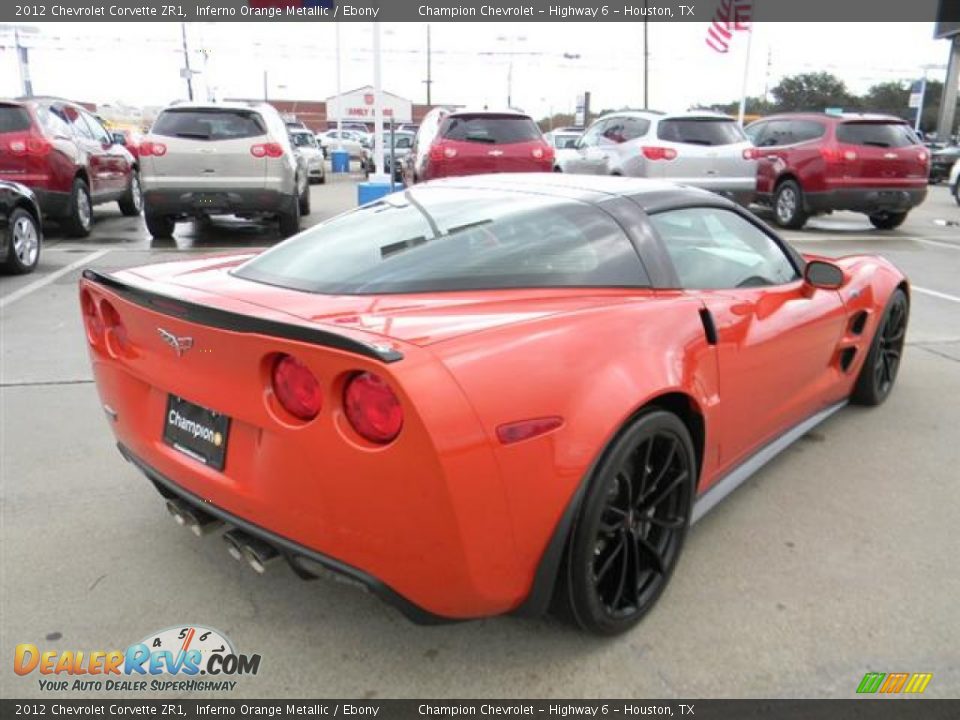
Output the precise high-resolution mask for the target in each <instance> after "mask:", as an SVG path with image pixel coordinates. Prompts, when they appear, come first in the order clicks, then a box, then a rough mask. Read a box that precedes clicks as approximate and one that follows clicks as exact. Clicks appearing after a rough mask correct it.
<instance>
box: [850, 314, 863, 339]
mask: <svg viewBox="0 0 960 720" xmlns="http://www.w3.org/2000/svg"><path fill="white" fill-rule="evenodd" d="M866 324H867V311H866V310H861V311H860V312H858V313H857V314H856V315H854V316H853V319H852V320H851V321H850V332H851V333H853V334H854V335H862V334H863V328H864V327H865V326H866Z"/></svg>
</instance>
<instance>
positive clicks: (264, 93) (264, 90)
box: [263, 70, 270, 102]
mask: <svg viewBox="0 0 960 720" xmlns="http://www.w3.org/2000/svg"><path fill="white" fill-rule="evenodd" d="M269 96H270V93H269V92H268V91H267V71H266V70H264V71H263V101H264V102H270V97H269Z"/></svg>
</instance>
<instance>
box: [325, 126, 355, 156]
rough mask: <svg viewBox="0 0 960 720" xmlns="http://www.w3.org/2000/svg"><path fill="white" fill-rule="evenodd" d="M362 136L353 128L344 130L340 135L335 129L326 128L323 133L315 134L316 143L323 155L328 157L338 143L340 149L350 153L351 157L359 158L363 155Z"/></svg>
mask: <svg viewBox="0 0 960 720" xmlns="http://www.w3.org/2000/svg"><path fill="white" fill-rule="evenodd" d="M338 138H339V140H338ZM363 138H364V136H363V135H360V134H359V133H357V132H355V131H353V130H344V131H343V135H342V136H341V135H338V132H337V131H336V130H327V131H326V132H325V133H318V134H317V143H318V144H319V145H320V150H321V151H322V152H323V156H324V157H330V153H331V152H333V151H334V150H336V149H337V146H338V145H339V147H340V148H341V149H343V150H346V151H347V152H348V153H350V157H351V158H361V157H363V142H362V140H363Z"/></svg>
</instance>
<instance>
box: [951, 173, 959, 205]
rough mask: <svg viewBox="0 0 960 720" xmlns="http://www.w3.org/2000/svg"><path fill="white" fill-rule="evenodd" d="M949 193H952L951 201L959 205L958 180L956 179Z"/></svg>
mask: <svg viewBox="0 0 960 720" xmlns="http://www.w3.org/2000/svg"><path fill="white" fill-rule="evenodd" d="M951 192H952V193H953V201H954V202H955V203H957V205H960V178H957V181H956V182H955V183H954V184H953V187H952V188H951Z"/></svg>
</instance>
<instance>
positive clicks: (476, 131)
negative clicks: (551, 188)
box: [440, 114, 540, 145]
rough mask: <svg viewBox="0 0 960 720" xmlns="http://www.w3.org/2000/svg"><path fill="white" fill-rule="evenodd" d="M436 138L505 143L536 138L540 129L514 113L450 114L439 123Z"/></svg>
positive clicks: (491, 143) (529, 120)
mask: <svg viewBox="0 0 960 720" xmlns="http://www.w3.org/2000/svg"><path fill="white" fill-rule="evenodd" d="M440 137H442V138H444V139H445V140H459V141H461V142H478V143H489V144H490V145H507V144H509V143H521V142H531V141H533V140H538V139H539V138H540V128H538V127H537V125H536V123H534V122H533V120H531V119H530V118H528V117H517V116H516V115H490V114H484V115H451V116H449V117H447V118H446V120H444V122H443V126H442V127H441V129H440Z"/></svg>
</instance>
